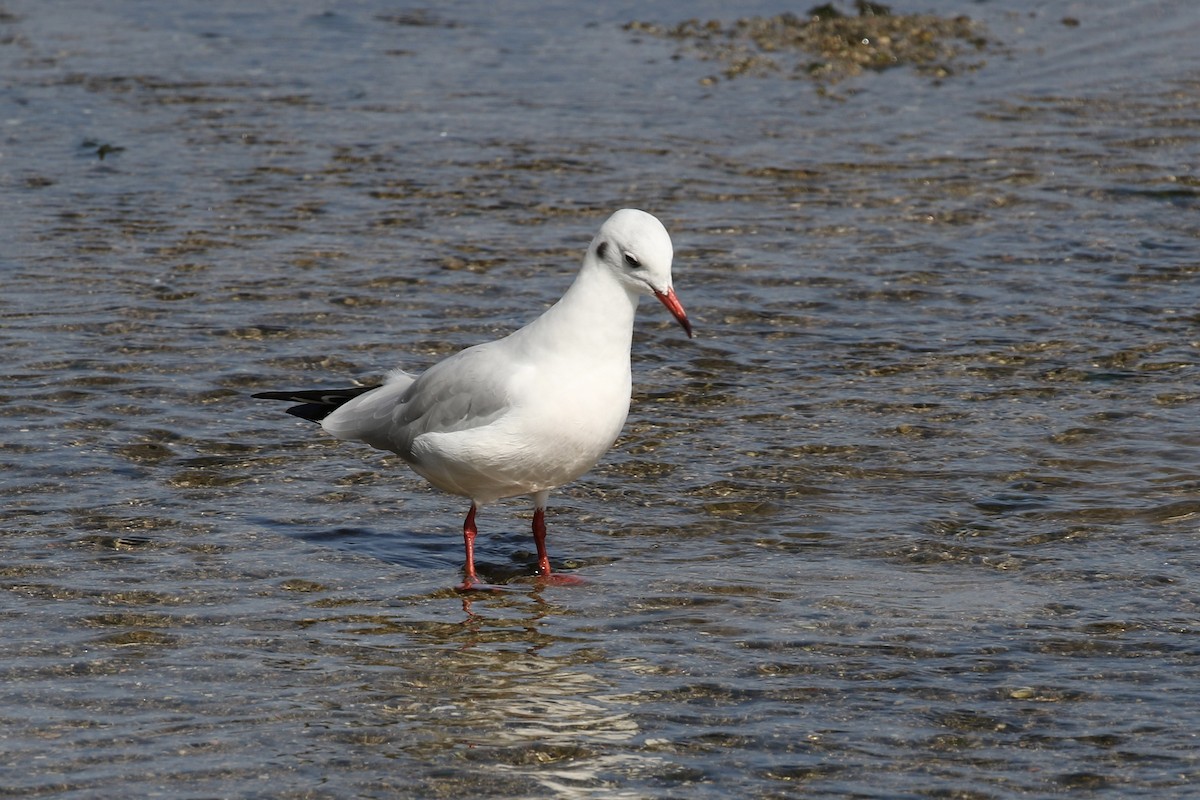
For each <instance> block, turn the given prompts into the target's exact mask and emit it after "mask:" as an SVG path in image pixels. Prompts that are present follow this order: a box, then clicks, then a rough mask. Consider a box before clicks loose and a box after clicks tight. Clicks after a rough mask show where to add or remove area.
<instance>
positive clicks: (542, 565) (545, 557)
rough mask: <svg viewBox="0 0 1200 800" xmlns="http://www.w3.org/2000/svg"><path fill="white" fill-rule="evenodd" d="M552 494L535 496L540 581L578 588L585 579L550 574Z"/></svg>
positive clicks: (534, 523)
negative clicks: (548, 541)
mask: <svg viewBox="0 0 1200 800" xmlns="http://www.w3.org/2000/svg"><path fill="white" fill-rule="evenodd" d="M549 499H550V492H538V493H537V494H535V495H534V496H533V543H534V544H535V545H536V546H537V554H538V579H539V580H540V581H541V582H542V583H550V584H554V585H555V586H577V585H579V584H581V583H584V580H583V578H579V577H576V576H574V575H563V574H562V573H558V574H555V575H551V574H550V555H549V554H548V553H547V552H546V501H547V500H549Z"/></svg>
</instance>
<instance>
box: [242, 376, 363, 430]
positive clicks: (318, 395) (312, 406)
mask: <svg viewBox="0 0 1200 800" xmlns="http://www.w3.org/2000/svg"><path fill="white" fill-rule="evenodd" d="M378 388H379V386H378V385H376V386H352V387H350V388H349V389H311V390H306V391H301V392H259V393H258V394H256V395H253V396H254V397H257V398H259V399H261V400H283V401H284V402H287V403H298V405H294V406H292V407H291V408H289V409H288V410H287V413H289V414H292V415H293V416H297V417H300V418H301V419H307V420H309V421H311V422H320V421H321V420H323V419H325V417H327V416H329V415H330V414H332V413H333V412H334V411H336V410H337V409H338V408H340V407H341V406H343V405H345V404H346V403H348V402H349V401H351V400H353V399H354V398H356V397H358V396H359V395H360V394H365V393H367V392H369V391H371V390H372V389H378Z"/></svg>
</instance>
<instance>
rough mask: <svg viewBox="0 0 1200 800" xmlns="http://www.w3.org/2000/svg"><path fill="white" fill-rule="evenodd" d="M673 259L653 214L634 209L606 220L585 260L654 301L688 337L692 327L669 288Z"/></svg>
mask: <svg viewBox="0 0 1200 800" xmlns="http://www.w3.org/2000/svg"><path fill="white" fill-rule="evenodd" d="M673 255H674V250H673V248H672V247H671V237H670V235H668V234H667V229H666V228H664V227H663V224H662V223H661V222H659V221H658V218H657V217H655V216H654V215H653V214H647V213H646V212H645V211H639V210H638V209H636V208H623V209H621V210H620V211H618V212H617V213H615V214H613V215H612V216H611V217H609V218H608V219H607V220H606V221H605V223H604V224H603V225H601V226H600V232H599V233H597V234H596V238H595V239H593V240H592V244H591V247H589V248H588V258H590V259H595V260H596V262H597V263H599V264H602V265H603V266H605V267H607V268H608V269H609V270H611V271H612V272H613V273H614V274H615V275H616V276H617V279H618V280H620V281H621V282H622V283H624V284H625V285H627V286H630V287H631V288H633V289H634V290H635V291H639V292H643V293H646V294H653V295H654V296H655V297H657V298H658V299H659V301H661V302H662V304H663V305H664V306H666V307H667V310H668V311H670V312H671V314H672V316H674V317H675V319H676V320H678V321H679V324H680V325H682V326H683V329H684V330H685V331H686V332H687V335H688V336H689V337H691V335H692V324H691V323H690V322H689V321H688V318H687V314H686V313H685V312H684V310H683V305H682V304H681V303H680V302H679V298H677V297H676V296H675V290H674V289H673V288H672V286H671V258H672V256H673Z"/></svg>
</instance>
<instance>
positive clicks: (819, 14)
mask: <svg viewBox="0 0 1200 800" xmlns="http://www.w3.org/2000/svg"><path fill="white" fill-rule="evenodd" d="M854 5H855V10H856V13H854V14H847V13H844V12H842V11H840V10H839V9H838V8H836V7H835V6H834V5H833V4H832V3H826V4H824V5H819V6H815V7H813V8H811V9H809V11H808V13H807V14H806V15H805V16H803V17H801V16H797V15H796V14H792V13H784V14H779V15H777V16H774V17H743V18H741V19H738V20H736V21H735V22H733V23H730V24H724V23H722V22H720V21H719V20H707V21H702V20H696V19H691V20H687V21H685V22H681V23H679V24H678V25H675V26H670V27H668V26H663V25H659V24H657V23H652V22H630V23H628V24H627V25H625V30H628V31H633V32H638V33H646V34H649V35H652V36H658V37H662V38H667V39H673V40H676V41H679V42H680V43H681V44H682V45H683V47H682V48H681V54H683V53H689V52H690V53H693V54H696V55H698V56H699V57H700V58H703V59H706V60H712V61H718V62H720V63H721V64H723V65H724V66H723V69H722V70H721V76H722V77H724V78H725V79H727V80H732V79H733V78H738V77H742V76H746V75H768V74H781V73H782V74H785V75H788V76H789V77H795V78H809V79H812V80H816V81H818V82H824V83H835V82H837V81H840V80H843V79H845V78H850V77H854V76H856V75H860V74H862V73H863V72H866V71H875V72H882V71H883V70H888V69H894V68H896V67H910V68H912V69H914V70H916V71H917V72H919V73H920V74H923V75H929V76H931V77H933V78H934V79H935V80H941V79H943V78H946V77H948V76H950V75H954V74H957V73H960V72H965V71H969V70H973V69H978V68H979V67H981V66H982V65H983V62H982V61H975V62H970V61H964V58H965V57H966V55H967V54H978V53H980V52H982V51H984V50H985V49H986V48H987V47H988V46H989V44H990V43H989V41H988V39H987V36H986V33H985V31H984V30H983V26H982V25H981V24H980V23H977V22H975V21H973V20H972V19H971V18H970V17H967V16H965V15H960V16H955V17H942V16H938V15H936V14H894V13H892V10H891V9H890V8H889V7H888V6H885V5H881V4H879V3H871V2H867V1H866V0H857V1H856V2H855V4H854ZM716 80H717V78H716V77H711V78H706V79H705V82H706V83H711V82H715V81H716Z"/></svg>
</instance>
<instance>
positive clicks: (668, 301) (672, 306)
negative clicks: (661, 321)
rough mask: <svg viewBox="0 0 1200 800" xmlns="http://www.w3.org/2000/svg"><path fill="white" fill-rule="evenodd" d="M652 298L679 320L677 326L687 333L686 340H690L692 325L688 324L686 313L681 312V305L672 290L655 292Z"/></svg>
mask: <svg viewBox="0 0 1200 800" xmlns="http://www.w3.org/2000/svg"><path fill="white" fill-rule="evenodd" d="M654 296H655V297H657V298H658V299H659V301H661V302H662V304H663V305H664V306H666V307H667V311H670V312H671V316H673V317H675V319H677V320H679V324H680V325H682V326H683V329H684V330H685V331H686V332H687V335H688V338H689V339H691V338H692V323H690V322H688V318H687V312H686V311H684V310H683V303H680V302H679V298H678V297H676V296H675V290H674V289H667V290H666V291H665V292H655V293H654Z"/></svg>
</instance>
